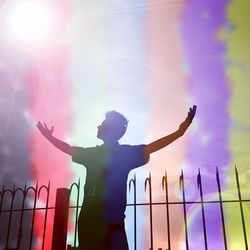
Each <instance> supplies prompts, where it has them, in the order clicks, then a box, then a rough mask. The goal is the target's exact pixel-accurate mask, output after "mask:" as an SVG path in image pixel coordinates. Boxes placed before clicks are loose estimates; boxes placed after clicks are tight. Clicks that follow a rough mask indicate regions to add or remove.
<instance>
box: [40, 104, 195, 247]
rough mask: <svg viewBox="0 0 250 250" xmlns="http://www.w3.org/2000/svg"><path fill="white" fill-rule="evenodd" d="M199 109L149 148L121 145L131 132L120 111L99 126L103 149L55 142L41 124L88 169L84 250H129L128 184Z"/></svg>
mask: <svg viewBox="0 0 250 250" xmlns="http://www.w3.org/2000/svg"><path fill="white" fill-rule="evenodd" d="M195 112H196V106H193V108H190V110H189V112H188V115H187V118H186V119H185V121H184V122H182V123H181V125H180V126H179V129H178V130H177V131H176V132H174V133H172V134H170V135H167V136H165V137H163V138H161V139H159V140H156V141H154V142H152V143H150V144H148V145H137V146H131V145H120V144H119V142H118V141H119V139H120V138H121V137H122V136H123V135H124V133H125V132H126V129H127V124H128V121H127V119H126V118H125V117H124V116H123V115H121V114H120V113H118V112H116V111H110V112H107V114H106V118H105V120H104V121H103V122H102V124H101V125H100V126H98V132H97V138H99V139H101V140H102V141H103V142H104V143H103V144H102V145H101V146H96V147H90V148H81V147H74V146H70V145H69V144H67V143H65V142H62V141H60V140H58V139H57V138H55V137H54V136H53V135H52V134H53V127H52V128H51V129H48V127H47V125H46V124H44V126H43V125H42V123H41V122H38V124H37V127H38V129H39V130H40V131H41V133H42V134H43V135H44V136H45V137H46V138H47V139H48V140H49V141H50V142H51V143H52V144H53V145H54V146H56V147H57V148H58V149H60V150H61V151H63V152H64V153H66V154H69V155H71V156H72V160H73V161H74V162H76V163H79V164H82V165H84V166H85V167H86V169H87V176H86V184H85V188H84V203H83V206H82V209H81V212H80V216H79V220H78V237H79V245H80V249H81V250H128V243H127V238H126V233H125V228H124V218H125V215H124V212H125V209H126V186H127V185H126V183H127V177H128V174H129V172H130V171H131V170H132V169H134V168H137V167H140V166H142V165H145V164H146V163H147V162H148V160H149V156H150V154H151V153H153V152H155V151H157V150H159V149H161V148H163V147H165V146H167V145H168V144H170V143H172V142H173V141H175V140H176V139H178V138H179V137H181V136H182V135H183V134H184V133H185V131H186V130H187V128H188V127H189V125H190V124H191V122H192V120H193V118H194V116H195Z"/></svg>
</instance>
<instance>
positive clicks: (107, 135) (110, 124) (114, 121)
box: [97, 111, 128, 142]
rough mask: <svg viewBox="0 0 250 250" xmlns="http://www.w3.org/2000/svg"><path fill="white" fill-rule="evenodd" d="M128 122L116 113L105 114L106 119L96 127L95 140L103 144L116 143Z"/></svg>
mask: <svg viewBox="0 0 250 250" xmlns="http://www.w3.org/2000/svg"><path fill="white" fill-rule="evenodd" d="M127 125H128V120H127V119H126V118H125V117H124V116H123V115H122V114H120V113H118V112H116V111H109V112H107V113H106V118H105V120H104V121H103V122H102V124H101V125H99V126H98V132H97V138H99V139H101V140H103V141H104V142H117V141H118V140H119V139H120V138H121V137H122V136H123V135H124V134H125V132H126V129H127Z"/></svg>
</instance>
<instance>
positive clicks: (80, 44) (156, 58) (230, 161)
mask: <svg viewBox="0 0 250 250" xmlns="http://www.w3.org/2000/svg"><path fill="white" fill-rule="evenodd" d="M3 2H4V1H3ZM3 2H2V3H1V5H3V4H4V3H3ZM47 2H48V4H50V1H47ZM53 5H54V6H56V9H57V12H58V13H59V17H60V19H59V22H58V23H59V25H58V29H57V31H56V32H55V33H54V34H53V37H52V38H50V42H49V43H47V44H46V45H44V46H41V47H39V48H37V49H32V50H29V49H27V48H26V49H22V48H20V47H18V46H13V44H12V43H9V41H7V40H5V39H4V38H1V40H0V55H1V56H0V84H1V92H0V98H1V99H0V105H1V110H0V120H1V124H0V126H1V130H0V132H1V133H0V138H1V155H0V156H1V158H0V159H1V162H0V164H1V167H0V174H1V178H0V180H1V184H3V183H4V182H5V181H6V180H8V182H14V183H23V182H25V181H27V180H28V181H31V182H33V181H36V180H38V181H39V182H40V183H47V182H48V180H50V181H51V184H52V190H55V189H56V188H58V187H66V186H69V185H70V184H71V183H72V182H73V181H77V180H78V178H79V177H80V178H81V180H82V183H84V176H85V172H84V169H83V167H81V166H79V165H76V164H73V163H71V160H70V158H69V157H68V156H66V155H64V154H63V153H61V152H59V151H58V150H57V149H55V148H54V147H53V146H51V145H50V144H49V143H48V142H47V141H46V140H45V139H44V138H42V136H41V134H40V133H39V131H38V130H37V129H36V126H35V124H36V122H37V121H38V120H41V121H44V122H46V123H47V124H48V125H54V127H55V133H54V134H55V136H56V137H58V138H60V139H62V140H65V141H67V142H69V143H70V144H72V145H79V146H93V145H97V144H100V143H101V142H100V141H98V139H97V138H96V127H97V126H98V125H99V123H101V121H102V120H103V118H104V116H105V113H106V112H107V111H109V110H117V111H119V112H121V113H123V114H124V115H125V116H126V117H127V118H128V120H129V127H128V131H127V133H126V135H125V136H124V138H123V139H122V140H121V143H128V144H141V143H149V142H151V141H153V140H155V139H158V138H160V137H162V136H164V135H166V134H168V133H171V132H173V131H175V130H176V129H177V128H178V126H179V124H180V123H181V122H182V121H183V119H185V117H186V114H187V111H188V108H189V107H190V106H192V105H193V104H196V105H197V107H198V108H197V115H196V117H195V120H194V122H193V124H192V126H191V128H190V129H189V131H188V132H187V133H186V135H185V136H184V137H182V138H181V139H179V140H178V141H176V142H175V143H174V144H172V145H171V146H169V147H168V148H166V149H163V150H161V151H159V152H157V153H155V154H154V155H153V156H152V157H151V161H150V163H149V164H148V166H145V167H144V168H140V169H138V170H136V173H137V175H138V176H140V177H138V178H140V179H141V180H142V181H143V179H144V178H145V177H146V176H147V174H148V172H149V171H151V172H152V176H153V180H154V183H156V184H155V186H154V195H155V196H154V198H155V199H156V200H157V199H159V200H160V199H161V197H162V195H163V194H162V191H161V188H160V185H161V176H162V175H163V174H164V171H165V170H167V171H168V174H169V178H170V179H171V195H172V198H173V199H174V198H176V197H177V198H178V197H180V194H179V187H178V178H179V175H180V171H181V169H183V170H184V174H185V176H186V177H187V178H188V181H187V190H188V199H190V200H192V199H193V200H194V199H198V198H199V196H198V189H197V185H196V175H197V169H198V168H200V170H201V173H202V176H203V181H204V187H205V190H204V192H205V194H206V196H205V197H206V198H207V199H210V198H217V196H216V195H217V188H216V185H215V172H216V167H218V169H219V171H220V174H221V179H222V183H223V190H224V193H223V195H224V197H235V196H236V186H235V177H234V165H237V168H238V171H239V174H240V180H241V185H242V186H241V189H242V192H243V193H244V195H245V196H246V197H249V196H250V192H249V184H248V183H247V182H248V180H249V177H250V108H249V103H250V85H249V84H250V83H249V81H250V42H249V41H250V28H249V27H250V19H249V16H250V2H249V1H246V0H231V1H229V0H205V1H202V0H190V1H184V0H151V1H144V0H133V1H130V0H126V1H125V0H102V1H100V0H99V1H82V0H74V1H73V0H71V1H70V0H60V1H59V0H55V1H53ZM131 174H132V173H131ZM157 183H159V184H157ZM138 195H139V194H138ZM146 195H147V194H145V193H140V198H139V199H144V198H145V197H146ZM53 197H55V192H52V197H51V199H52V200H51V202H52V203H53ZM225 208H226V225H227V228H226V229H227V234H228V240H229V249H233V250H238V249H245V248H244V240H243V233H242V227H241V223H240V214H239V209H238V207H237V206H233V205H231V206H230V205H228V206H226V207H225ZM218 211H219V210H218V207H216V206H212V205H211V206H208V207H206V212H207V214H208V215H207V220H208V221H209V222H208V224H207V227H208V242H209V247H211V249H214V250H217V249H218V250H220V249H223V238H222V231H221V228H220V225H219V220H217V219H216V218H215V217H216V216H214V215H215V214H216V213H218ZM244 212H245V216H246V218H247V219H248V220H247V221H246V226H247V231H248V235H249V234H250V219H249V218H250V204H248V205H245V206H244ZM180 213H182V208H181V207H176V208H175V209H174V213H172V216H171V228H172V231H171V235H172V237H173V240H172V243H173V249H176V250H177V249H184V231H183V221H181V220H180ZM127 214H128V217H129V214H130V211H129V210H128V211H127ZM160 214H161V211H160V209H158V210H157V209H156V211H155V224H154V230H155V231H154V232H155V235H156V237H155V247H162V248H166V240H165V230H166V229H165V224H164V223H163V222H162V219H161V216H160ZM189 214H190V216H189V228H190V230H191V234H190V241H191V242H192V244H191V248H190V249H194V250H197V249H203V248H204V243H203V238H202V235H201V234H200V226H201V223H200V217H199V216H200V210H199V209H198V207H195V206H193V207H190V208H189ZM147 218H148V217H147V211H141V218H140V219H139V230H140V231H139V234H140V235H141V237H140V238H139V243H140V248H139V249H146V248H148V247H149V240H148V239H147V237H144V235H147V232H148V231H147V230H148V227H147V225H148V222H147ZM49 223H50V226H49V227H48V231H47V233H48V234H49V233H50V232H51V226H52V225H51V223H52V219H50V220H49ZM126 223H127V230H128V236H129V240H130V244H132V243H131V241H132V237H133V236H132V234H133V232H132V229H131V228H132V225H131V224H130V222H129V221H126ZM215 225H217V227H215ZM36 230H37V232H39V230H40V229H39V223H38V225H36ZM145 232H146V233H145ZM248 240H249V242H250V238H248ZM49 246H50V242H49V241H48V242H47V243H46V249H49Z"/></svg>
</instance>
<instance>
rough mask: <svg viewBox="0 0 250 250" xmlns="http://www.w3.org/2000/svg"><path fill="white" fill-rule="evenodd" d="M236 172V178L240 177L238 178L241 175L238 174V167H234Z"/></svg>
mask: <svg viewBox="0 0 250 250" xmlns="http://www.w3.org/2000/svg"><path fill="white" fill-rule="evenodd" d="M234 170H235V174H236V176H237V177H238V176H239V174H238V169H237V167H236V165H235V166H234Z"/></svg>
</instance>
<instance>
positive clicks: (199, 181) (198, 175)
mask: <svg viewBox="0 0 250 250" xmlns="http://www.w3.org/2000/svg"><path fill="white" fill-rule="evenodd" d="M197 186H198V189H200V186H201V172H200V168H198V174H197Z"/></svg>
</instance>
